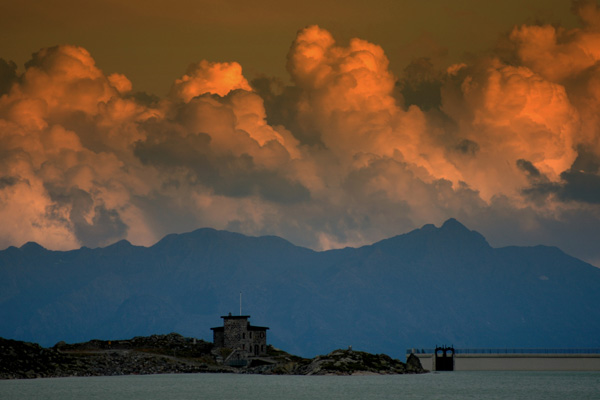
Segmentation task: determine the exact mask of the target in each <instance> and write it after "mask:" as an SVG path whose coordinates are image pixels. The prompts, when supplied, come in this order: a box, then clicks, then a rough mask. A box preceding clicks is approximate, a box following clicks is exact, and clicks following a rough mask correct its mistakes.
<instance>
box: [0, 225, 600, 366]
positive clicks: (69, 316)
mask: <svg viewBox="0 0 600 400" xmlns="http://www.w3.org/2000/svg"><path fill="white" fill-rule="evenodd" d="M598 287H600V269H598V268H595V267H593V266H591V265H589V264H586V263H584V262H582V261H580V260H577V259H575V258H573V257H571V256H569V255H567V254H565V253H563V252H562V251H560V250H559V249H557V248H554V247H546V246H535V247H515V246H512V247H504V248H498V249H496V248H493V247H491V246H490V245H489V244H488V243H487V241H486V240H485V238H484V237H483V236H482V235H480V234H479V233H478V232H475V231H471V230H469V229H468V228H466V227H465V226H464V225H462V224H461V223H460V222H458V221H457V220H455V219H450V220H448V221H446V222H445V223H444V224H443V225H442V226H441V227H439V228H437V227H435V226H433V225H425V226H423V227H422V228H420V229H416V230H414V231H412V232H409V233H406V234H402V235H398V236H395V237H392V238H389V239H385V240H382V241H379V242H377V243H374V244H372V245H367V246H362V247H359V248H345V249H339V250H330V251H324V252H316V251H313V250H310V249H306V248H302V247H298V246H295V245H293V244H292V243H290V242H288V241H286V240H284V239H281V238H278V237H275V236H264V237H249V236H245V235H242V234H239V233H232V232H226V231H218V230H214V229H210V228H203V229H198V230H195V231H193V232H190V233H185V234H172V235H167V236H166V237H164V238H163V239H162V240H160V241H159V242H157V243H156V244H155V245H153V246H150V247H142V246H134V245H132V244H131V243H129V242H127V241H125V240H122V241H120V242H117V243H115V244H113V245H111V246H108V247H105V248H96V249H89V248H81V249H79V250H73V251H64V252H63V251H50V250H46V249H44V248H43V247H41V246H39V245H37V244H35V243H27V244H25V245H23V246H22V247H21V248H16V247H10V248H8V249H6V250H3V251H0V320H1V321H3V323H2V324H0V336H3V337H8V338H14V339H18V340H26V341H32V342H38V343H41V344H42V345H46V346H49V345H53V344H54V343H56V342H57V341H59V340H65V341H67V342H81V341H86V340H90V339H92V338H100V339H102V338H112V339H117V338H125V337H131V336H140V335H150V334H161V333H169V332H173V331H176V332H180V333H182V334H184V335H189V336H195V337H204V338H205V339H206V340H211V339H212V337H211V332H210V330H209V328H210V327H212V326H217V325H220V324H221V320H220V318H219V316H221V315H225V314H227V313H228V312H234V313H237V312H238V311H239V310H238V309H239V293H240V292H243V311H244V313H248V314H250V315H252V319H251V322H252V323H254V324H256V325H263V326H269V327H270V328H271V329H270V331H269V341H270V342H271V343H273V344H274V345H275V346H276V347H280V348H284V349H286V350H289V351H291V352H293V353H296V354H301V355H305V356H310V355H314V354H318V353H326V352H328V351H331V350H332V349H335V348H343V347H346V346H348V345H353V346H354V348H356V349H361V350H365V351H369V352H383V353H388V354H389V353H396V355H398V353H400V354H401V353H402V352H403V351H404V349H405V348H406V347H430V346H432V345H434V344H436V343H452V344H454V345H455V346H463V347H466V346H468V347H486V346H489V347H595V346H600V338H599V337H598V335H596V332H598V330H599V329H600V311H598V307H596V305H597V304H599V300H600V294H599V292H598V290H597V288H598Z"/></svg>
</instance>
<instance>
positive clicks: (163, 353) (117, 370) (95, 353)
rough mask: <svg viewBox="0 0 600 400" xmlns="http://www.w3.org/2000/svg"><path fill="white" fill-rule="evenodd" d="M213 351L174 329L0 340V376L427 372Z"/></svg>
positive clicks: (387, 360) (338, 356) (385, 361)
mask: <svg viewBox="0 0 600 400" xmlns="http://www.w3.org/2000/svg"><path fill="white" fill-rule="evenodd" d="M212 350H213V345H212V343H209V342H204V341H202V340H197V339H193V338H186V337H183V336H181V335H179V334H176V333H171V334H168V335H152V336H147V337H135V338H133V339H130V340H114V341H104V340H92V341H89V342H85V343H77V344H66V343H64V342H60V343H57V344H56V345H55V346H53V347H51V348H44V347H41V346H40V345H38V344H36V343H28V342H21V341H16V340H9V339H3V338H0V361H1V362H0V379H31V378H49V377H69V376H113V375H148V374H167V373H247V374H279V375H356V374H406V373H423V372H427V371H425V370H424V369H423V368H422V366H421V364H420V362H419V360H418V358H416V357H414V356H412V357H409V359H408V360H407V362H406V363H403V362H401V361H399V360H395V359H392V358H391V357H389V356H387V355H385V354H370V353H365V352H361V351H353V350H350V349H348V350H335V351H333V352H331V353H329V354H327V355H322V356H317V357H315V358H313V359H305V358H301V357H298V356H294V355H291V354H288V353H286V352H284V351H281V350H278V349H275V348H273V347H272V346H269V356H268V357H265V358H261V359H257V360H253V362H252V363H250V365H249V366H248V367H244V368H234V367H229V366H225V365H221V364H219V363H218V362H217V359H218V357H215V355H214V354H213V352H212Z"/></svg>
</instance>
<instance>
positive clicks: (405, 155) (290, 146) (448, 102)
mask: <svg viewBox="0 0 600 400" xmlns="http://www.w3.org/2000/svg"><path fill="white" fill-rule="evenodd" d="M574 11H575V12H576V13H577V15H579V17H580V20H581V26H580V27H578V28H575V29H570V30H568V29H564V28H560V27H557V26H549V25H539V26H538V25H523V26H518V27H515V28H514V29H513V30H512V31H511V32H509V33H508V34H507V35H506V37H505V38H504V42H503V43H501V44H500V45H499V46H498V47H497V49H498V51H497V52H496V53H494V52H490V53H488V54H486V55H483V56H481V57H472V58H471V59H470V61H469V62H468V63H464V64H457V65H448V66H447V67H446V69H445V70H436V69H435V68H434V66H433V64H432V63H431V62H429V61H428V60H427V59H424V58H420V59H417V60H415V61H414V62H413V63H411V64H410V65H409V66H408V67H407V68H406V69H405V74H404V75H403V76H401V77H397V76H394V74H393V73H392V72H391V71H390V69H389V62H388V58H387V56H386V54H385V51H384V49H383V48H381V47H380V46H378V45H376V44H374V43H370V42H367V41H365V40H361V39H352V40H350V41H349V42H348V43H347V44H340V43H338V42H337V41H336V39H335V38H334V37H333V36H332V34H331V33H329V32H328V31H327V30H325V29H323V28H322V27H318V26H309V27H307V28H305V29H302V30H300V31H299V32H298V34H297V36H296V38H295V39H293V41H292V44H291V47H290V50H289V53H288V55H287V69H288V71H289V74H290V78H291V84H290V85H287V86H286V85H284V84H281V83H277V82H276V81H274V80H270V79H269V78H261V79H258V80H255V81H253V82H250V81H249V80H248V79H247V78H246V77H245V76H244V74H243V71H242V66H241V65H240V64H238V63H236V62H214V61H206V60H201V61H199V62H196V63H193V64H191V65H190V66H189V67H188V69H187V70H186V71H185V73H184V74H183V75H182V76H181V77H179V78H177V77H175V78H174V82H173V85H172V88H171V91H170V92H169V94H168V95H167V96H165V97H164V98H151V97H149V96H144V95H143V94H141V93H137V92H136V91H135V88H134V87H133V85H132V83H131V81H130V80H129V79H128V78H127V77H126V76H124V75H123V74H120V73H106V72H104V71H101V70H100V69H99V68H98V67H97V66H96V64H95V62H94V59H93V57H92V55H90V54H89V53H88V52H87V51H86V50H85V49H83V48H81V47H77V46H57V47H52V48H46V49H42V50H40V51H38V52H37V53H35V54H34V55H33V57H32V59H31V60H30V61H29V62H28V63H26V65H25V66H24V68H23V69H22V70H20V69H18V68H17V66H16V65H14V63H11V62H9V61H4V60H0V96H1V97H0V219H1V220H2V221H3V224H2V227H0V245H2V246H4V247H5V246H8V245H20V244H22V243H24V242H26V241H30V240H34V241H37V242H39V243H41V244H42V245H44V246H47V247H50V248H57V249H66V248H74V247H78V246H81V245H86V246H92V247H93V246H103V245H107V244H110V243H112V242H114V241H116V240H119V239H122V238H126V239H129V240H130V241H132V242H134V243H138V244H151V243H153V242H154V241H156V240H157V239H159V238H160V237H162V236H163V235H165V234H168V233H171V232H181V231H188V230H192V229H195V228H197V227H202V226H212V227H215V228H221V229H231V230H236V231H240V232H243V233H247V234H277V235H281V236H283V237H286V238H288V239H290V240H291V241H293V242H295V243H297V244H300V245H307V246H311V247H314V248H320V249H321V248H331V247H338V246H344V245H360V244H365V243H369V242H372V241H375V240H378V239H381V238H384V237H387V236H391V235H395V234H398V233H402V232H405V231H407V230H410V229H412V228H415V227H419V226H420V225H423V224H425V223H432V222H433V223H440V222H442V221H443V220H445V219H447V218H449V217H455V218H458V219H459V220H461V221H463V222H465V223H466V224H467V225H469V226H470V227H472V228H475V229H478V230H480V231H481V232H482V233H484V234H485V235H486V236H488V237H489V238H490V239H491V240H492V243H494V244H498V245H504V244H536V243H546V244H556V245H560V246H561V247H563V248H565V250H567V251H570V252H572V253H574V254H575V255H580V256H581V257H584V258H586V259H587V260H590V261H594V262H598V261H600V252H598V251H592V250H590V246H589V243H590V240H592V241H593V240H594V238H595V239H596V241H597V239H600V237H598V235H599V231H598V229H597V227H598V226H600V225H598V224H599V223H600V208H599V204H600V119H599V117H598V115H600V65H599V64H598V61H599V59H600V36H599V35H600V33H599V32H600V12H599V11H598V8H597V7H596V4H595V3H590V2H575V3H574ZM290 39H292V38H290ZM282 62H283V55H282ZM577 221H579V222H577ZM582 221H585V223H582ZM564 232H575V233H576V234H575V233H574V234H573V236H568V237H565V236H566V235H565V234H563V233H564ZM577 238H580V239H581V238H584V239H581V240H578V239H577Z"/></svg>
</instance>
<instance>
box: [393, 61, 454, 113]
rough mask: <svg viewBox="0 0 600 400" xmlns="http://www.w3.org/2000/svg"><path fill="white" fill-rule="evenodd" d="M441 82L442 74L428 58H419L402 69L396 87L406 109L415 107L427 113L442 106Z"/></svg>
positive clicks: (442, 79)
mask: <svg viewBox="0 0 600 400" xmlns="http://www.w3.org/2000/svg"><path fill="white" fill-rule="evenodd" d="M443 81H444V74H443V73H442V71H439V70H437V69H436V68H435V67H434V65H433V63H432V62H431V60H430V59H429V58H419V59H416V60H414V61H412V62H411V63H410V64H409V65H408V66H407V67H406V68H405V69H404V74H403V76H402V78H401V79H400V80H399V81H398V83H397V86H398V90H399V92H400V94H401V95H402V99H401V100H404V104H405V106H406V107H408V106H411V105H415V106H417V107H419V108H421V109H422V110H424V111H427V110H429V109H432V108H439V107H440V106H441V105H442V94H441V88H442V85H443Z"/></svg>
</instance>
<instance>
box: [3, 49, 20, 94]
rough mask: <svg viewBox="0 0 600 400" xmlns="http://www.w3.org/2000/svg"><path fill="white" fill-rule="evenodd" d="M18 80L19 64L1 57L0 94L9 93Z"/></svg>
mask: <svg viewBox="0 0 600 400" xmlns="http://www.w3.org/2000/svg"><path fill="white" fill-rule="evenodd" d="M16 81H17V64H15V63H14V62H12V61H6V60H4V59H3V58H0V96H2V95H3V94H5V93H8V91H9V90H10V88H11V86H12V85H13V83H15V82H16Z"/></svg>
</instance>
